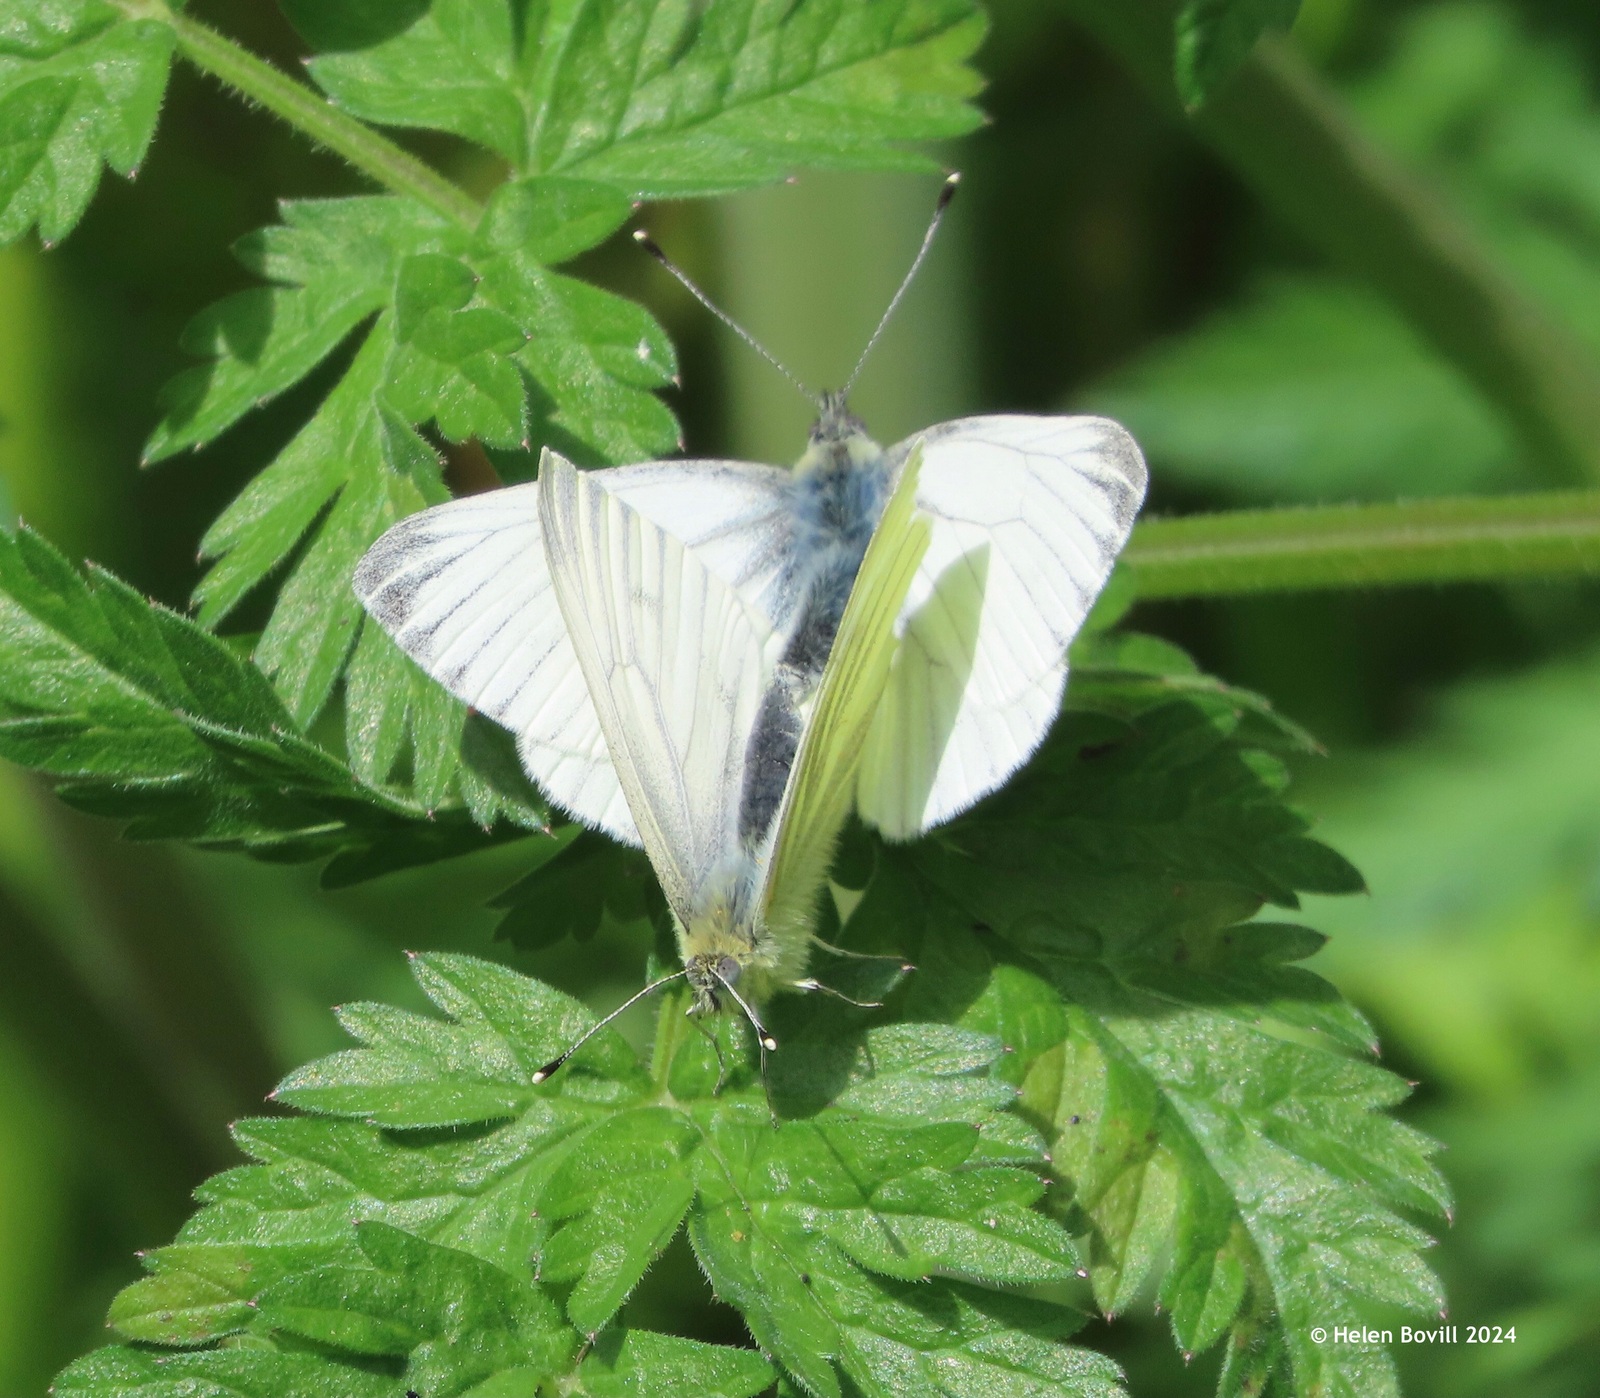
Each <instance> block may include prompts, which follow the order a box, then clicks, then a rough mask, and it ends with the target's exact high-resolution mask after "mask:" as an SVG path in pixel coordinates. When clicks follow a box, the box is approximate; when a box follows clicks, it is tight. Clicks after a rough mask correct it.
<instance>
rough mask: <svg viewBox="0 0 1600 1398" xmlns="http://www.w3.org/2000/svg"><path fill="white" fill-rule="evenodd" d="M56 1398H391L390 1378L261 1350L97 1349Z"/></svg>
mask: <svg viewBox="0 0 1600 1398" xmlns="http://www.w3.org/2000/svg"><path fill="white" fill-rule="evenodd" d="M52 1391H53V1392H55V1393H57V1394H59V1395H60V1398H394V1392H395V1385H394V1380H393V1379H392V1378H390V1377H389V1376H388V1375H387V1374H382V1373H375V1372H373V1371H372V1370H370V1369H365V1368H362V1367H360V1366H358V1365H353V1364H337V1363H335V1362H333V1361H331V1360H329V1359H326V1358H323V1357H321V1356H318V1355H312V1354H305V1353H296V1352H293V1351H287V1352H286V1351H280V1350H273V1349H264V1348H255V1347H252V1348H249V1349H244V1348H240V1349H219V1350H208V1351H205V1352H203V1353H199V1354H174V1353H171V1352H167V1353H160V1352H152V1351H150V1350H146V1349H124V1348H114V1349H102V1350H97V1351H96V1352H95V1353H93V1354H90V1355H87V1356H86V1357H85V1358H83V1359H80V1360H79V1361H78V1362H77V1363H76V1364H74V1365H73V1366H72V1367H71V1368H69V1369H68V1370H66V1372H65V1373H63V1374H62V1375H61V1376H60V1377H59V1378H57V1379H56V1381H55V1384H54V1385H53V1390H52Z"/></svg>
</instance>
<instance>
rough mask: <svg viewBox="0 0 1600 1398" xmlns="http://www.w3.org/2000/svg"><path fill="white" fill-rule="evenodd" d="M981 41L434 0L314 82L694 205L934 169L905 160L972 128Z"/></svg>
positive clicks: (497, 145) (374, 114) (879, 9)
mask: <svg viewBox="0 0 1600 1398" xmlns="http://www.w3.org/2000/svg"><path fill="white" fill-rule="evenodd" d="M303 27H304V26H303ZM314 29H315V25H313V30H314ZM983 31H984V22H983V19H982V17H981V16H980V14H979V13H978V11H977V10H976V8H975V7H974V6H973V5H972V4H971V3H970V0H875V2H874V3H872V4H867V5H860V4H847V3H841V0H801V3H799V4H795V5H788V6H773V5H768V4H763V3H757V0H715V3H712V4H708V5H705V6H702V7H698V8H689V7H684V6H680V5H675V4H666V3H661V2H660V0H650V3H643V4H641V3H637V2H636V0H593V2H592V3H588V4H582V5H576V6H570V7H564V8H558V9H554V10H551V11H549V12H541V13H540V14H539V15H538V16H536V17H535V18H532V19H527V20H524V19H523V18H522V17H521V16H520V14H519V15H517V17H516V18H514V17H513V9H512V7H511V6H510V5H508V4H507V3H506V0H434V3H432V4H430V5H428V6H427V7H426V9H425V10H424V12H422V13H421V14H419V15H417V17H416V18H415V19H414V20H413V21H412V22H411V23H410V24H409V25H407V26H406V27H405V28H404V29H403V30H402V31H401V32H398V33H395V32H392V30H391V32H390V33H388V34H386V35H383V36H382V37H379V36H378V35H376V34H374V35H373V39H372V41H371V42H368V43H363V44H359V45H352V46H350V47H349V48H348V49H346V51H343V52H334V53H328V54H324V55H323V56H321V57H318V58H317V59H315V60H313V62H312V64H311V73H312V76H313V77H314V78H315V79H316V80H317V82H318V83H320V84H321V85H322V87H323V88H324V90H325V91H327V92H328V94H329V95H330V96H331V97H332V98H333V99H334V100H335V101H336V102H338V103H339V104H340V105H341V106H343V107H345V108H346V109H348V110H349V111H351V112H354V113H355V114H356V115H358V116H363V117H366V118H367V119H369V120H373V121H380V122H385V123H390V124H394V125H402V126H428V127H435V128H437V129H440V130H445V131H451V132H454V133H455V134H456V135H458V136H464V137H466V138H467V139H468V140H472V141H477V142H479V143H480V144H482V145H485V146H488V147H489V148H490V149H491V150H494V151H497V152H498V153H499V154H501V155H502V156H504V157H505V158H506V159H507V160H509V161H510V162H511V163H512V164H513V166H515V167H516V168H517V169H518V170H520V171H522V172H524V173H526V174H541V175H549V174H555V173H558V172H560V173H563V174H568V175H576V176H579V177H581V178H583V179H585V180H590V181H603V182H606V183H609V184H611V185H613V186H614V187H616V188H618V189H620V190H621V191H623V192H624V193H625V194H627V195H630V196H632V197H635V198H648V197H656V198H660V197H685V196H688V195H694V194H708V193H717V192H721V191H724V190H729V189H737V188H742V187H745V186H749V185H752V184H761V183H766V182H768V181H771V180H774V179H778V178H781V177H782V176H784V175H786V174H788V173H789V172H791V171H792V170H794V169H796V168H798V167H802V166H811V167H814V168H823V169H906V168H918V169H920V168H924V167H925V165H926V161H925V160H924V159H922V158H921V157H919V156H916V155H914V154H912V153H911V152H910V151H908V150H907V149H906V143H909V142H914V141H927V140H939V139H944V138H947V137H951V136H957V135H961V134H962V133H964V132H966V131H969V130H971V129H972V128H973V127H974V126H975V125H976V124H977V121H978V116H977V113H976V112H975V111H974V110H973V109H972V107H971V106H969V105H968V101H967V99H969V98H970V97H972V96H973V95H974V93H975V92H976V91H977V89H978V80H977V78H976V76H975V75H974V74H973V73H972V72H971V70H970V69H968V68H967V67H965V66H964V60H965V59H967V58H968V57H970V55H971V54H972V51H973V50H974V49H975V48H976V47H977V45H978V43H979V41H980V40H981V38H982V36H983ZM369 32H370V31H369Z"/></svg>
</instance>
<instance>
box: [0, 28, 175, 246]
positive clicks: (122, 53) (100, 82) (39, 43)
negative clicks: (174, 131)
mask: <svg viewBox="0 0 1600 1398" xmlns="http://www.w3.org/2000/svg"><path fill="white" fill-rule="evenodd" d="M172 46H173V38H172V30H171V28H170V27H168V26H167V25H165V24H161V23H159V22H157V21H155V20H148V19H130V18H128V16H127V15H126V13H125V12H124V11H123V10H121V9H119V8H118V7H117V6H115V5H112V4H108V3H106V0H31V2H29V0H9V2H8V3H7V4H5V5H4V6H3V7H0V244H4V243H10V242H14V241H15V240H16V239H17V238H20V237H21V236H22V235H23V234H24V233H26V232H27V231H28V229H29V228H30V227H32V226H34V225H35V224H37V225H38V228H39V237H40V239H41V240H42V241H44V242H45V243H54V242H57V241H59V240H60V239H61V238H64V237H65V236H66V235H67V234H68V233H70V232H71V231H72V229H73V228H74V227H75V226H76V224H77V222H78V220H79V219H80V218H81V217H82V216H83V211H84V209H85V208H87V207H88V204H89V200H90V199H91V198H92V197H93V195H94V191H95V186H96V185H97V184H98V183H99V181H100V167H101V165H102V164H106V165H109V166H110V167H111V168H112V169H113V170H115V171H117V173H118V174H121V175H126V176H129V177H131V176H132V175H133V174H134V173H135V171H136V170H137V169H138V166H139V162H140V161H141V160H143V159H144V153H145V150H146V149H147V148H148V146H149V144H150V138H151V137H152V136H153V135H154V134H155V127H156V118H157V117H158V116H159V114H160V111H161V98H162V94H163V93H164V92H165V90H166V85H167V69H168V66H169V64H170V62H171V58H172Z"/></svg>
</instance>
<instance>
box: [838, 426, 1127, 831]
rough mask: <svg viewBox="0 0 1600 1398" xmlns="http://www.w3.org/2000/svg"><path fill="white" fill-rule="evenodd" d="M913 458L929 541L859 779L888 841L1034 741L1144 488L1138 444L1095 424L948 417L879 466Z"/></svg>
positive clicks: (987, 779) (950, 804)
mask: <svg viewBox="0 0 1600 1398" xmlns="http://www.w3.org/2000/svg"><path fill="white" fill-rule="evenodd" d="M918 446H920V447H921V456H922V467H921V474H920V477H919V484H918V490H917V504H918V506H919V508H920V509H921V510H922V511H923V512H924V513H925V514H926V515H927V516H928V518H929V519H930V521H931V536H930V540H929V545H928V550H927V554H926V556H925V557H924V559H923V561H922V565H921V567H920V568H919V569H918V571H917V577H916V579H915V581H914V582H913V584H912V588H911V592H910V595H909V596H908V597H907V599H906V603H905V606H904V609H903V611H902V615H901V618H900V626H899V629H900V632H901V641H900V645H899V648H898V652H897V654H896V656H895V661H894V667H893V671H892V673H891V675H890V678H889V684H888V688H887V690H886V692H885V695H884V698H883V702H882V704H881V705H880V707H879V710H878V715H877V718H876V720H875V722H874V725H873V730H872V733H871V735H870V737H869V739H868V742H867V750H866V756H865V759H864V760H863V762H862V766H861V769H860V774H859V777H858V781H857V802H858V805H859V808H860V811H861V814H862V816H863V818H864V819H866V820H867V821H868V822H869V823H870V824H873V825H875V826H877V827H878V829H879V830H881V831H882V832H883V833H884V834H885V835H887V836H889V837H890V838H891V839H909V838H912V837H914V836H916V835H918V834H920V833H921V832H922V831H924V830H927V829H929V828H930V827H932V826H934V825H938V824H939V823H941V822H942V821H945V820H949V819H950V818H951V817H952V816H954V815H956V814H958V813H959V812H960V811H961V810H963V809H965V808H966V807H967V806H969V805H971V804H972V803H973V802H974V801H976V800H978V799H979V798H980V797H982V796H985V795H987V794H988V793H989V792H991V791H993V790H994V789H995V788H996V787H998V786H1000V785H1001V784H1002V783H1003V782H1004V781H1005V780H1006V778H1007V777H1009V776H1010V775H1011V773H1012V772H1014V771H1015V770H1016V769H1017V768H1018V767H1019V766H1021V764H1022V763H1023V762H1024V761H1026V760H1027V758H1028V756H1029V755H1030V754H1031V753H1032V752H1033V750H1034V749H1035V748H1036V747H1037V746H1038V745H1039V743H1040V741H1041V740H1042V739H1043V737H1044V735H1045V732H1046V731H1047V730H1048V728H1049V726H1050V724H1051V723H1052V722H1053V721H1054V719H1055V717H1056V713H1057V711H1058V710H1059V708H1060V703H1061V694H1062V689H1063V687H1064V686H1065V684H1066V676H1067V648H1068V646H1069V645H1070V644H1071V642H1072V638H1073V637H1074V636H1075V635H1076V634H1077V632H1078V629H1079V628H1080V627H1081V626H1082V625H1083V622H1084V619H1085V618H1086V617H1087V616H1088V613H1089V608H1090V607H1091V606H1092V605H1093V603H1094V599H1095V597H1096V596H1097V595H1098V594H1099V592H1100V590H1101V588H1103V587H1104V586H1105V582H1106V579H1107V578H1108V577H1109V576H1110V573H1111V567H1112V564H1113V563H1114V562H1115V560H1116V556H1117V553H1118V552H1119V551H1120V550H1121V548H1122V545H1123V544H1124V543H1125V542H1126V540H1127V537H1128V533H1129V530H1130V529H1131V528H1132V526H1133V519H1134V516H1135V514H1136V513H1137V512H1138V509H1139V505H1140V503H1141V502H1142V501H1143V498H1144V489H1145V467H1144V460H1143V457H1142V456H1141V455H1140V454H1139V449H1138V447H1137V446H1136V445H1135V443H1134V441H1133V439H1132V437H1130V436H1129V435H1128V434H1127V432H1125V431H1124V430H1123V429H1122V428H1121V427H1119V426H1118V425H1117V424H1116V423H1114V422H1110V421H1108V420H1107V419H1105V418H1094V417H1025V416H1020V415H1014V416H996V417H976V418H962V419H958V420H957V421H954V422H947V423H942V424H940V425H939V426H937V427H932V428H929V429H928V430H927V431H925V432H921V433H918V434H917V435H916V436H915V437H912V438H909V439H908V440H907V441H905V442H902V443H901V444H900V445H899V446H897V447H894V448H893V449H891V451H890V453H889V456H890V461H891V464H897V463H898V462H899V461H901V460H909V458H910V456H911V455H912V453H913V450H914V449H915V448H916V447H918Z"/></svg>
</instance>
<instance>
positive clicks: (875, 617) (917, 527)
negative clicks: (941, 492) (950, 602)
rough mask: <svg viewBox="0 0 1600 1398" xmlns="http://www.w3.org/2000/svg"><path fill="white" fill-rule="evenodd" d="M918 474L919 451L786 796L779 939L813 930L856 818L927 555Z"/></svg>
mask: <svg viewBox="0 0 1600 1398" xmlns="http://www.w3.org/2000/svg"><path fill="white" fill-rule="evenodd" d="M921 465H922V454H921V451H920V449H919V450H918V451H916V452H915V453H913V455H912V456H911V458H910V459H909V460H908V461H907V462H906V465H905V469H904V470H903V471H901V473H900V479H899V482H898V483H897V484H896V486H895V491H894V494H893V495H892V496H891V497H890V498H889V503H888V506H887V507H886V508H885V509H884V512H883V519H882V520H881V521H880V522H879V525H878V528H877V530H876V532H875V533H874V534H873V536H872V542H871V543H870V544H869V545H868V546H867V552H866V557H865V558H863V559H862V560H861V571H860V572H859V573H857V574H856V581H855V585H854V586H853V587H852V588H851V589H850V600H849V601H848V602H847V603H846V604H845V609H844V616H843V617H842V618H841V620H840V622H839V633H838V635H837V637H835V639H834V643H833V650H832V651H831V652H830V653H829V656H828V664H827V668H826V669H824V670H823V672H822V680H821V682H820V684H819V685H818V687H817V697H816V702H815V706H814V707H813V709H812V711H811V721H810V723H808V724H807V725H806V730H805V734H804V736H803V737H802V738H801V740H800V751H799V753H798V754H797V755H796V757H795V764H794V769H793V771H791V772H790V774H789V783H788V785H787V787H786V788H785V789H784V793H783V805H782V807H780V809H779V811H778V820H777V832H778V833H777V837H776V843H775V845H774V848H773V851H772V860H771V863H770V865H769V867H768V872H767V883H766V893H765V897H764V899H763V903H764V913H765V920H766V924H767V927H768V928H769V929H770V930H771V932H772V933H773V934H774V935H775V936H776V937H778V938H779V939H782V938H784V937H785V936H786V935H789V934H792V933H793V932H794V931H795V930H797V929H799V928H803V927H807V926H809V925H810V922H811V920H812V917H813V915H814V904H815V902H816V897H817V892H818V890H819V889H820V888H821V887H822V882H823V880H824V879H825V878H826V877H827V873H828V863H829V861H830V860H831V859H832V857H833V843H834V840H835V839H837V838H838V834H839V830H840V828H841V827H842V826H843V825H844V822H845V819H846V818H847V817H848V816H849V814H850V806H851V803H852V801H853V800H854V796H855V779H856V771H857V769H858V768H859V767H860V765H861V757H862V752H863V749H864V746H865V744H866V740H867V733H868V730H869V729H870V728H871V727H872V720H873V716H874V715H875V714H876V713H877V711H878V700H879V698H880V697H881V696H882V694H883V692H884V688H885V687H886V685H887V684H888V680H889V666H890V663H891V662H892V661H893V659H894V651H895V645H896V637H895V619H896V618H897V617H898V616H899V615H900V609H901V608H902V607H903V606H904V605H905V600H906V594H907V593H908V592H909V591H910V589H911V582H912V579H913V578H914V577H915V576H916V572H917V567H918V565H919V564H920V563H921V562H922V556H923V554H924V553H926V552H927V549H928V540H929V537H930V534H931V525H930V523H929V521H928V519H927V517H926V516H925V515H923V514H921V513H920V512H919V511H918V510H917V507H916V494H917V476H918V473H919V471H920V468H921Z"/></svg>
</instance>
